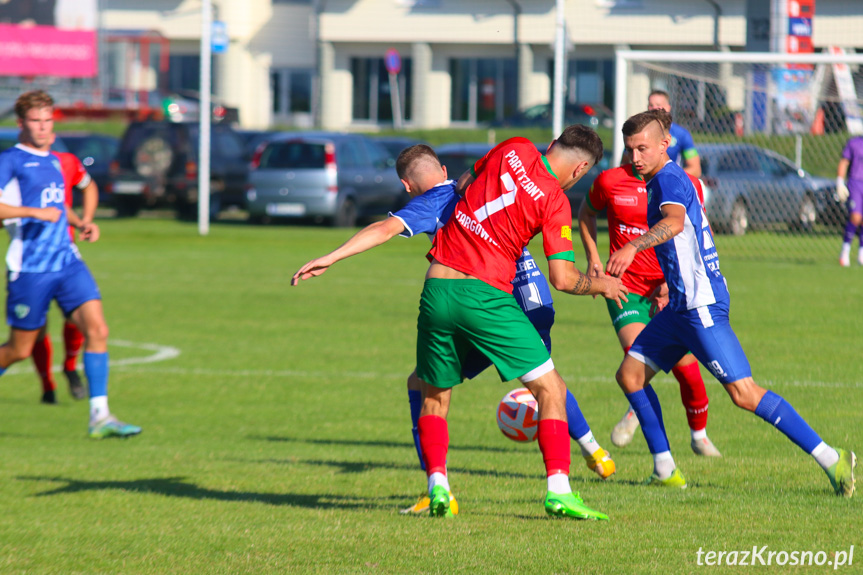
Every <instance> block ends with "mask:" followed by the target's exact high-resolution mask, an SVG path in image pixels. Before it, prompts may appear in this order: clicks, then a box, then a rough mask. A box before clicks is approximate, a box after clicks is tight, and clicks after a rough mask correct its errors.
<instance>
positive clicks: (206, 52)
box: [198, 0, 213, 236]
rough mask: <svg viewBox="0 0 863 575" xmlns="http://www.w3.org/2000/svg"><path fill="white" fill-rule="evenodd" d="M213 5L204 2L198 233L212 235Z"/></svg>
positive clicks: (199, 112)
mask: <svg viewBox="0 0 863 575" xmlns="http://www.w3.org/2000/svg"><path fill="white" fill-rule="evenodd" d="M212 30H213V3H212V0H202V2H201V89H200V96H201V98H200V107H199V110H198V121H199V122H200V129H199V130H198V132H199V138H198V233H199V234H200V235H202V236H206V235H207V234H209V233H210V120H211V118H210V91H211V89H212V86H211V84H212V80H211V77H210V72H211V70H210V67H211V65H212V59H213V58H212V50H213V46H212V39H211V34H212Z"/></svg>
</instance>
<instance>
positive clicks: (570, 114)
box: [494, 102, 614, 129]
mask: <svg viewBox="0 0 863 575" xmlns="http://www.w3.org/2000/svg"><path fill="white" fill-rule="evenodd" d="M553 119H554V108H553V106H552V104H551V103H548V104H537V105H535V106H531V107H529V108H525V109H524V110H519V111H518V112H516V113H514V114H512V115H511V116H509V117H506V118H504V119H503V120H502V121H500V122H495V123H494V125H495V126H502V127H511V128H526V127H536V128H550V127H551V124H552V120H553ZM563 124H564V126H570V125H572V124H583V125H585V126H590V127H592V128H598V127H600V126H601V127H603V128H609V129H611V128H614V114H613V113H612V111H611V110H609V109H608V108H606V107H605V106H603V105H602V104H584V103H580V102H576V103H574V104H565V105H564V107H563Z"/></svg>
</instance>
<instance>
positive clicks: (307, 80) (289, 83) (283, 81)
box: [270, 68, 313, 117]
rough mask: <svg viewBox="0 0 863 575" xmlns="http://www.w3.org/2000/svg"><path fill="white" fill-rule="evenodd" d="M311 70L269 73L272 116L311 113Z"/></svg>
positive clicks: (274, 71) (282, 70) (281, 70)
mask: <svg viewBox="0 0 863 575" xmlns="http://www.w3.org/2000/svg"><path fill="white" fill-rule="evenodd" d="M312 74H313V71H312V70H303V69H300V70H296V69H290V68H276V69H273V70H272V71H271V72H270V91H271V92H272V96H273V98H272V100H273V115H274V116H281V117H285V116H293V115H296V114H306V115H308V114H311V113H312Z"/></svg>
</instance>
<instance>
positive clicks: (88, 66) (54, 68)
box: [0, 24, 98, 78]
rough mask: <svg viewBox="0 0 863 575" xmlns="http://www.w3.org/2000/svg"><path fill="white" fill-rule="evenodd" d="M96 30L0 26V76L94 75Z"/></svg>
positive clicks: (76, 76) (83, 76)
mask: <svg viewBox="0 0 863 575" xmlns="http://www.w3.org/2000/svg"><path fill="white" fill-rule="evenodd" d="M97 66H98V54H97V49H96V31H95V30H62V29H59V28H55V27H53V26H16V25H10V24H0V76H58V77H62V78H90V77H93V76H95V75H96V72H97Z"/></svg>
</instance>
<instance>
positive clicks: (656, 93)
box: [647, 90, 671, 104]
mask: <svg viewBox="0 0 863 575" xmlns="http://www.w3.org/2000/svg"><path fill="white" fill-rule="evenodd" d="M650 96H663V97H664V98H665V99H666V100H668V103H669V104H670V103H671V96H669V95H668V92H666V91H665V90H653V91H651V92H650V94H648V96H647V99H648V100H649V99H650Z"/></svg>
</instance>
